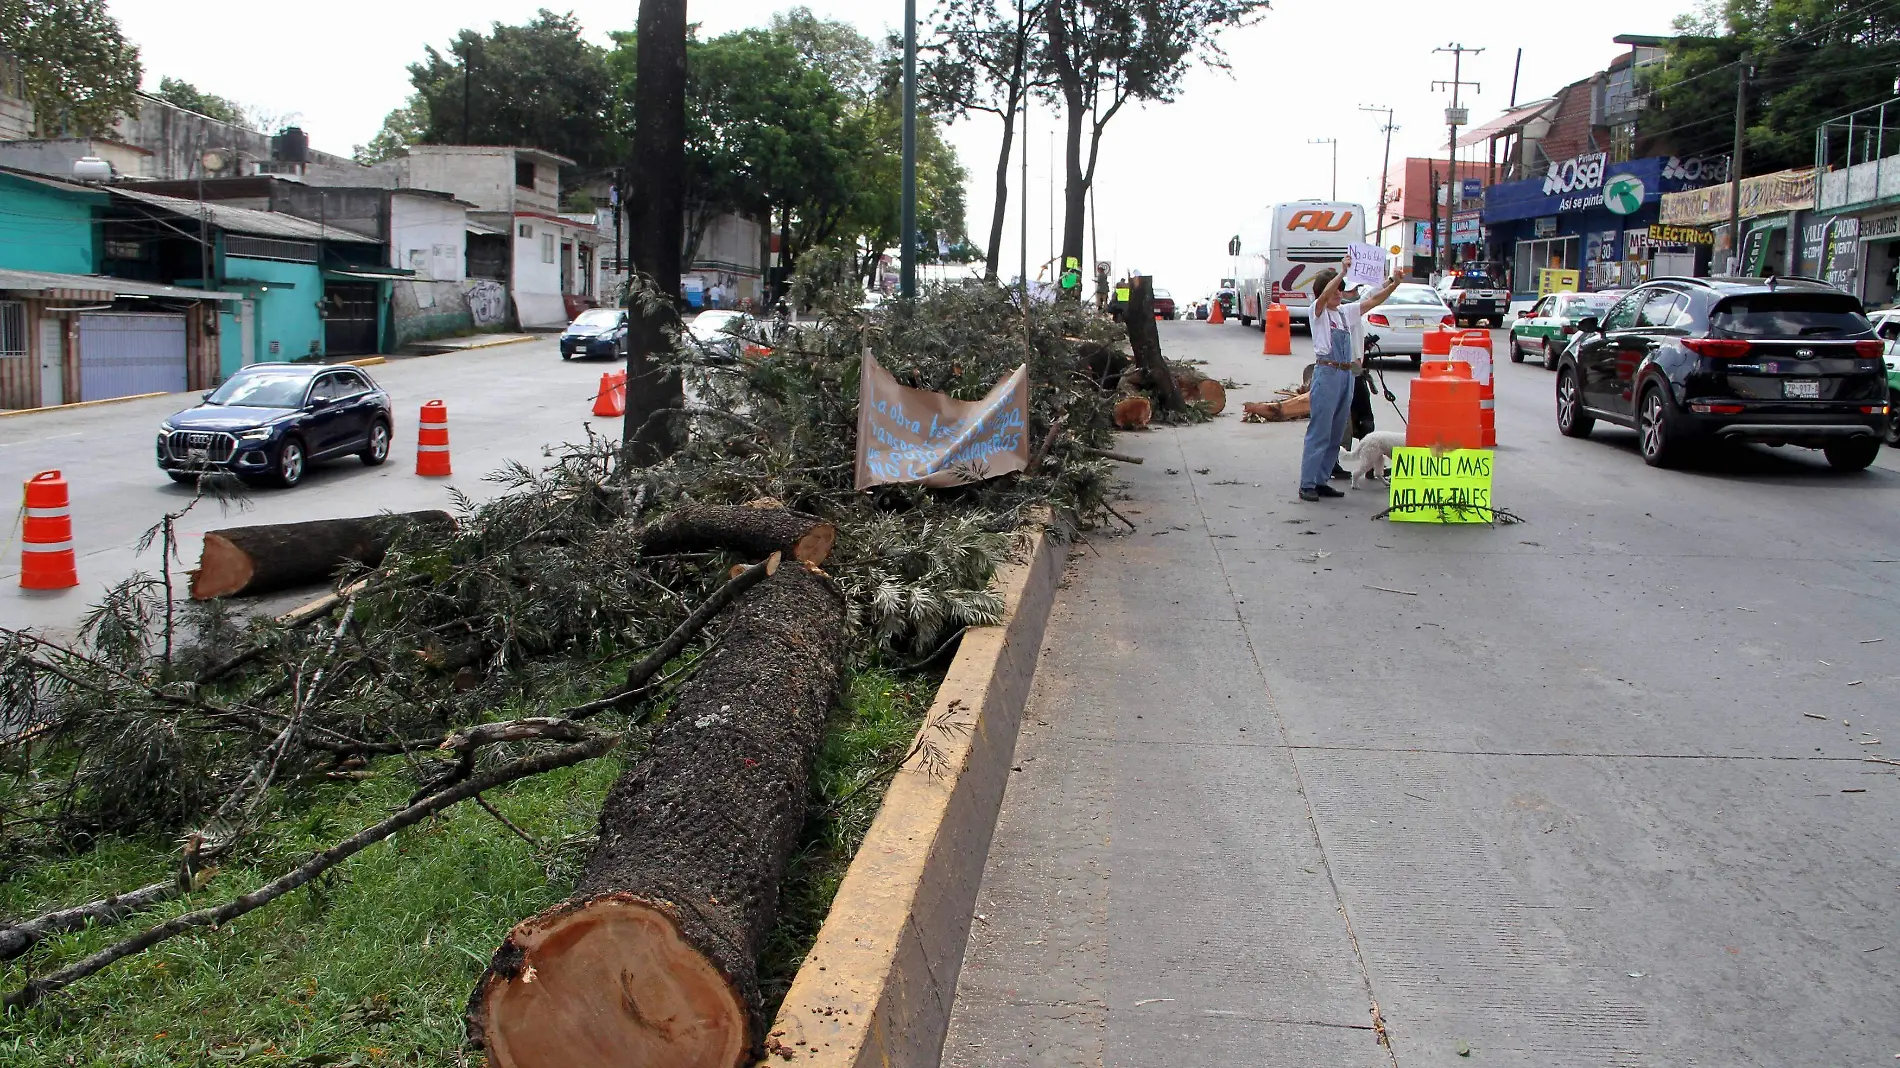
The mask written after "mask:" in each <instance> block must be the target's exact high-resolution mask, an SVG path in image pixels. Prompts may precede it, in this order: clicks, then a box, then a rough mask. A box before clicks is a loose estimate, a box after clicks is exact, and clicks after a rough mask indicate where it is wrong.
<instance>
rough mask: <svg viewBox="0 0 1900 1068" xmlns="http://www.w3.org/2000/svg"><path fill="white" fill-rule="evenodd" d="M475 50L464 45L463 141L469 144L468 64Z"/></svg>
mask: <svg viewBox="0 0 1900 1068" xmlns="http://www.w3.org/2000/svg"><path fill="white" fill-rule="evenodd" d="M473 54H474V50H473V49H471V48H469V47H468V46H467V45H466V44H465V45H463V46H462V143H463V144H465V145H466V144H468V64H469V59H470V57H471V56H472V55H473Z"/></svg>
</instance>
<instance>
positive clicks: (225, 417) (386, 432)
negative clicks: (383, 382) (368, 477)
mask: <svg viewBox="0 0 1900 1068" xmlns="http://www.w3.org/2000/svg"><path fill="white" fill-rule="evenodd" d="M395 426H396V417H395V415H394V413H393V412H392V411H391V409H390V406H389V394H387V393H385V392H383V388H382V387H381V386H379V385H377V384H376V380H375V379H373V378H371V377H370V376H369V372H368V371H365V370H363V369H362V368H360V367H331V366H327V365H322V364H288V363H254V364H252V365H250V366H249V367H245V368H242V369H240V370H239V371H238V372H237V373H236V374H234V375H232V376H231V377H230V378H228V379H226V380H225V383H224V384H223V385H221V386H219V387H218V388H217V389H215V390H212V391H211V392H210V393H207V394H205V395H204V400H203V402H202V403H200V404H199V405H198V406H197V407H195V408H187V409H186V410H184V411H182V412H179V413H178V414H176V415H174V416H172V417H171V418H169V419H166V420H165V421H164V422H162V423H160V424H159V425H158V466H159V468H160V469H162V470H163V471H164V472H165V473H166V474H167V475H169V476H171V479H172V481H174V482H192V481H196V480H197V478H198V476H199V475H202V474H206V473H211V472H229V473H231V474H235V475H237V476H238V477H240V478H243V479H245V480H246V481H254V482H272V483H275V484H276V485H279V486H283V487H285V488H289V487H291V486H295V485H296V484H297V483H299V482H302V481H303V477H304V473H305V472H306V471H308V470H309V468H310V465H311V464H314V463H321V462H323V461H325V460H333V459H336V458H338V457H342V456H356V457H359V458H361V459H362V461H363V464H364V466H366V467H375V466H377V465H378V464H380V463H382V462H383V461H384V460H387V459H389V443H390V440H391V438H392V435H393V434H394V433H395Z"/></svg>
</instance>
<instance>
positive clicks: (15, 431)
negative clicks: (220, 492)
mask: <svg viewBox="0 0 1900 1068" xmlns="http://www.w3.org/2000/svg"><path fill="white" fill-rule="evenodd" d="M622 366H624V363H622V362H620V361H612V360H594V359H590V360H575V361H571V362H567V363H563V362H562V360H561V358H560V355H559V353H558V351H557V350H556V348H555V343H554V341H553V339H552V338H542V339H537V340H534V341H523V342H517V343H514V344H510V345H498V346H495V347H492V348H484V349H475V350H472V351H468V352H455V353H449V354H445V355H441V356H429V357H421V358H415V359H397V360H391V361H390V362H389V363H386V364H383V365H381V366H378V367H372V368H369V373H370V374H371V375H372V376H374V377H375V379H376V380H377V381H378V382H379V383H381V384H382V386H383V387H384V388H385V389H387V390H388V391H389V394H390V398H391V401H392V404H393V406H394V408H395V415H396V442H395V448H394V449H392V450H391V453H390V458H389V461H388V463H386V464H384V465H383V466H381V467H376V468H369V467H364V466H363V465H362V463H361V462H360V461H358V460H356V459H354V458H350V459H344V460H338V461H334V462H332V463H328V464H325V465H322V466H319V467H315V468H312V469H311V470H310V472H309V474H308V475H307V476H306V477H305V480H304V482H303V484H302V485H300V486H298V487H297V488H296V489H291V490H279V489H270V488H254V489H249V490H247V491H246V498H245V500H244V502H243V505H242V507H221V506H220V505H219V503H218V502H217V501H215V500H211V499H206V500H203V501H201V502H199V504H198V505H197V507H195V508H193V509H192V511H191V512H190V513H189V514H188V515H186V516H185V518H184V519H183V520H181V521H180V523H179V526H178V529H179V532H180V534H181V535H182V537H181V539H180V556H181V559H182V564H181V565H176V569H177V570H180V571H182V570H183V569H184V568H188V567H193V566H196V564H197V561H198V552H199V548H200V546H201V545H202V544H203V541H202V539H203V535H204V532H205V531H206V530H215V529H217V528H219V527H227V526H240V525H246V524H252V523H281V522H292V521H297V520H305V519H323V518H330V517H336V516H350V515H373V514H375V513H376V512H379V511H383V510H385V509H387V510H393V511H406V510H412V509H420V508H448V509H451V510H452V509H453V503H452V501H451V497H450V491H451V490H459V491H460V492H462V493H466V494H468V495H469V496H470V497H472V498H474V499H476V500H478V501H479V500H482V499H485V498H487V497H488V496H490V495H492V494H493V493H495V492H497V491H498V489H499V487H497V486H495V485H493V484H492V483H489V482H487V481H484V478H483V476H485V475H487V474H489V473H490V472H493V471H495V470H497V469H499V468H500V467H501V466H502V465H503V464H504V463H505V462H506V461H508V460H520V461H522V462H523V463H526V464H528V465H530V466H538V465H539V464H540V463H541V462H543V451H544V449H545V448H547V447H549V446H558V445H559V444H561V443H562V442H568V441H580V440H584V439H585V437H586V435H587V427H588V426H589V425H592V426H593V427H594V429H595V430H596V431H597V432H599V433H602V434H605V435H608V436H610V437H615V438H617V437H619V436H620V420H619V419H617V418H615V419H599V418H596V417H595V416H593V415H592V414H591V413H592V408H593V400H594V394H595V391H596V388H597V387H598V385H599V382H600V376H601V374H602V372H604V371H609V370H613V369H616V368H619V367H622ZM429 400H442V401H444V402H446V403H447V405H448V409H449V441H450V448H451V452H450V456H451V459H452V462H453V464H454V468H455V474H454V475H453V476H452V477H450V478H419V477H417V475H416V473H415V469H416V454H415V450H416V416H417V412H418V410H419V409H420V408H421V406H422V404H423V403H424V402H425V401H429ZM196 402H197V398H196V397H194V396H191V395H188V394H185V395H179V396H173V397H155V398H152V399H149V400H138V401H128V402H125V403H123V404H107V405H100V406H98V407H92V408H78V409H71V410H67V411H57V412H46V413H41V414H27V415H18V416H13V417H10V418H6V419H0V485H6V486H18V485H19V484H20V483H21V482H22V481H23V480H24V479H27V478H30V477H32V475H33V474H34V473H35V472H38V471H44V470H49V469H54V468H57V469H59V470H61V471H63V472H64V473H65V476H66V479H67V481H68V483H70V485H71V493H72V506H73V540H74V543H75V548H76V549H77V552H78V556H79V578H80V585H79V586H78V587H77V588H74V589H71V590H64V591H58V592H52V593H38V592H29V591H24V590H21V589H20V588H19V579H18V576H19V573H20V556H19V545H18V542H17V538H18V535H19V528H18V523H17V520H10V521H9V527H10V531H9V534H8V535H7V536H6V538H5V540H4V541H0V545H4V548H5V551H4V553H3V554H0V625H4V626H10V627H26V626H31V627H37V628H44V629H47V630H50V631H53V632H62V633H63V632H66V631H68V630H70V629H71V628H72V627H73V626H74V625H75V624H76V623H77V622H78V621H79V620H80V619H81V618H82V617H83V616H84V614H85V612H86V610H87V608H88V606H90V605H92V604H94V603H96V602H97V600H98V598H99V596H100V594H101V593H102V592H103V591H104V590H105V589H106V588H107V587H109V586H111V585H112V584H114V583H116V582H119V581H120V580H122V579H124V578H125V577H126V576H127V575H128V574H130V573H131V572H132V571H133V570H134V569H144V570H145V571H148V572H151V573H154V574H156V573H157V572H158V571H159V566H160V559H159V555H160V554H159V552H158V550H157V549H156V548H153V549H150V550H148V551H147V552H145V553H139V552H137V551H136V546H137V544H138V541H139V538H140V536H141V535H142V534H143V533H144V532H145V531H146V530H147V529H148V528H150V527H151V526H152V525H153V524H154V523H157V522H158V521H159V520H160V519H162V518H163V516H164V514H165V513H166V512H167V511H172V510H176V509H178V508H180V507H182V506H183V505H185V504H186V503H188V502H189V501H190V500H191V499H192V497H193V495H194V492H195V491H194V489H193V487H189V486H180V485H178V484H176V483H173V482H172V481H171V480H170V479H168V478H166V477H165V475H164V473H163V472H162V471H160V470H159V469H158V467H157V465H156V464H155V463H154V462H153V442H154V440H155V439H156V438H157V435H158V424H159V422H160V420H162V419H164V418H165V417H166V416H168V415H170V414H171V413H173V412H175V411H178V410H179V409H181V408H185V407H189V406H190V405H191V404H194V403H196ZM17 506H18V505H17V501H16V503H15V505H13V506H12V507H13V508H17ZM9 510H11V508H10V509H9ZM194 539H196V540H194ZM175 588H176V589H178V590H179V591H180V594H181V595H182V594H183V591H184V585H183V580H182V578H180V579H179V580H178V582H177V585H176V586H175Z"/></svg>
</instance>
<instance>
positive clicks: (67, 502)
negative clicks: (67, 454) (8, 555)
mask: <svg viewBox="0 0 1900 1068" xmlns="http://www.w3.org/2000/svg"><path fill="white" fill-rule="evenodd" d="M77 585H79V566H78V558H77V557H76V556H74V555H73V509H72V499H71V497H70V495H69V494H68V493H67V489H66V479H65V478H64V477H62V476H61V475H60V473H59V472H58V471H41V472H40V473H39V474H37V475H34V476H33V477H32V478H29V479H27V480H26V521H25V524H24V525H23V526H22V528H21V536H20V588H21V589H23V590H64V589H70V588H72V587H74V586H77Z"/></svg>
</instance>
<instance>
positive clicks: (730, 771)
mask: <svg viewBox="0 0 1900 1068" xmlns="http://www.w3.org/2000/svg"><path fill="white" fill-rule="evenodd" d="M732 613H733V615H734V617H735V618H734V620H733V622H732V625H731V627H730V629H728V630H727V631H726V634H725V638H724V640H723V641H722V642H721V644H720V647H719V649H718V650H717V651H715V652H714V653H712V654H711V658H710V660H709V661H708V663H707V664H706V666H705V667H702V668H701V669H700V670H699V674H698V675H697V676H695V677H694V679H693V680H692V681H691V682H690V683H688V684H687V686H686V688H685V690H684V691H682V693H681V694H680V698H679V701H678V703H677V704H676V705H675V707H674V708H673V710H672V711H671V712H670V713H668V715H667V717H666V720H665V723H664V724H663V725H662V726H661V727H660V729H659V731H658V733H657V734H656V735H655V736H654V739H653V744H652V747H651V749H650V750H649V751H648V753H647V755H646V756H645V757H643V758H642V759H641V760H640V761H639V762H638V763H637V764H634V765H633V766H632V767H630V768H629V769H628V770H627V771H626V772H625V773H624V774H623V775H622V776H621V777H620V781H619V782H617V783H615V784H614V787H613V789H612V790H611V791H609V793H608V795H607V800H606V802H605V803H604V804H603V805H602V806H601V811H600V840H599V844H598V845H597V846H595V849H594V855H593V858H592V859H591V860H590V861H589V862H588V865H587V869H586V871H585V873H584V874H583V875H582V876H581V879H580V882H579V884H578V885H577V886H576V887H575V891H574V895H573V896H572V897H570V898H569V899H568V900H567V901H565V902H563V903H561V904H559V905H556V906H554V907H553V908H550V909H548V910H547V911H545V912H543V913H541V914H540V915H538V916H535V917H532V918H530V919H528V920H524V921H523V922H522V923H520V924H519V925H517V926H516V927H515V929H514V930H513V931H511V932H510V933H509V935H508V938H507V940H506V941H505V942H503V943H502V946H501V948H500V949H499V950H497V951H496V952H495V955H494V958H493V960H492V961H491V963H490V964H489V967H488V971H487V972H486V973H485V974H484V975H483V976H482V978H481V981H480V982H479V983H478V984H477V985H476V988H475V992H474V995H473V996H472V997H471V999H470V1002H469V1020H468V1025H469V1026H468V1032H469V1034H470V1035H471V1036H472V1037H473V1038H474V1040H475V1041H478V1042H480V1043H481V1044H482V1045H484V1046H485V1047H486V1048H487V1050H488V1056H489V1063H490V1064H491V1065H493V1066H495V1068H605V1066H608V1065H628V1066H636V1065H640V1066H644V1065H652V1066H655V1068H658V1066H665V1068H735V1066H737V1065H741V1064H747V1063H750V1061H751V1058H753V1057H756V1056H757V1054H758V1052H759V1046H760V1043H761V1041H762V1039H763V1033H764V1026H765V1021H764V1018H763V1015H762V1011H761V1006H760V994H759V985H758V958H759V954H760V952H761V951H762V949H763V948H764V944H765V937H766V934H767V933H768V932H769V931H770V930H771V929H772V925H773V923H774V921H775V919H776V907H777V904H778V894H779V882H780V879H781V878H782V876H783V874H784V871H785V864H786V861H787V859H788V858H789V857H790V856H791V852H792V849H793V848H794V847H795V845H796V844H797V841H798V836H799V833H800V830H801V828H802V827H803V825H804V822H805V813H806V805H807V800H808V792H807V791H808V789H809V783H810V775H811V766H812V762H813V760H814V758H815V756H816V753H817V749H818V743H819V739H820V737H821V735H822V734H823V729H824V723H825V717H826V715H827V713H828V712H829V711H830V709H831V706H832V704H833V702H834V701H835V700H836V698H837V693H838V686H839V678H840V673H841V671H842V664H843V657H844V647H845V619H844V598H843V597H842V596H841V595H840V594H839V592H838V590H837V587H836V586H834V585H833V584H832V582H831V580H830V579H829V578H827V577H825V575H824V574H823V573H822V572H820V571H818V570H817V569H816V568H811V567H806V566H803V565H800V564H796V563H793V562H790V561H787V562H786V563H785V565H784V566H783V567H781V568H779V569H778V571H777V573H776V574H774V575H773V576H772V577H771V578H768V579H766V580H765V581H763V582H761V583H759V584H758V585H756V586H754V587H752V589H750V590H749V591H747V592H746V594H745V595H744V596H743V598H742V599H741V600H740V601H739V603H738V605H737V606H736V607H735V608H734V609H733V610H732Z"/></svg>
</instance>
